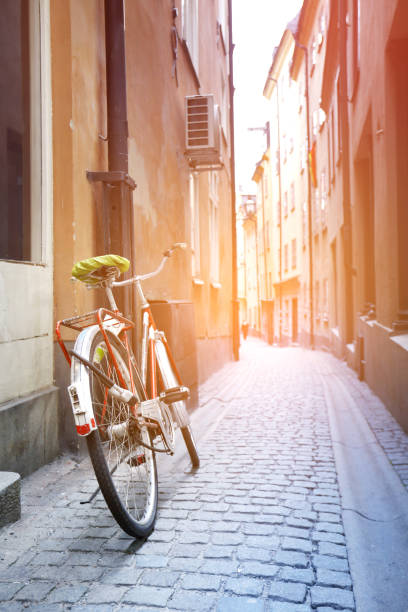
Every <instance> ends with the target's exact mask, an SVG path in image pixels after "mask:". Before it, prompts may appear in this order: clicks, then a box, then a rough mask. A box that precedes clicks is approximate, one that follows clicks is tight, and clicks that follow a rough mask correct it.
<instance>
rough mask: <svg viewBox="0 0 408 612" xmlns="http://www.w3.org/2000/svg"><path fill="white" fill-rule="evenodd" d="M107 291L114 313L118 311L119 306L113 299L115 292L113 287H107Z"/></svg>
mask: <svg viewBox="0 0 408 612" xmlns="http://www.w3.org/2000/svg"><path fill="white" fill-rule="evenodd" d="M105 291H106V295H107V296H108V300H109V304H110V307H111V309H112V310H113V311H114V312H117V311H118V306H117V304H116V301H115V298H114V297H113V291H112V286H106V287H105Z"/></svg>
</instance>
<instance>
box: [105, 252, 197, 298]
mask: <svg viewBox="0 0 408 612" xmlns="http://www.w3.org/2000/svg"><path fill="white" fill-rule="evenodd" d="M186 248H187V244H186V243H185V242H175V243H174V244H173V245H172V246H171V247H170V248H169V249H167V251H164V253H163V258H162V260H161V262H160V263H159V265H158V266H157V268H156V269H155V270H153V272H148V273H147V274H138V275H137V276H132V278H128V279H127V280H124V281H114V282H113V283H112V287H125V286H126V285H131V284H132V283H135V282H138V281H143V280H146V279H148V278H152V277H153V276H157V275H158V274H160V272H161V271H162V269H163V267H164V264H165V263H166V261H167V260H168V258H169V257H171V256H172V254H173V252H174V251H175V250H176V249H182V250H184V249H186Z"/></svg>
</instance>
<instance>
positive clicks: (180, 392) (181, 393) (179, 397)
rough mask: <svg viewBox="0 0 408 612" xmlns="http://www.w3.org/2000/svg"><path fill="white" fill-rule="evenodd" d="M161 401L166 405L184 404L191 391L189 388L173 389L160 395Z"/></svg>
mask: <svg viewBox="0 0 408 612" xmlns="http://www.w3.org/2000/svg"><path fill="white" fill-rule="evenodd" d="M159 397H160V401H162V402H164V403H165V404H167V405H169V404H174V402H183V401H184V400H187V399H188V398H189V397H190V389H189V388H188V387H171V389H166V390H165V391H162V393H160V396H159Z"/></svg>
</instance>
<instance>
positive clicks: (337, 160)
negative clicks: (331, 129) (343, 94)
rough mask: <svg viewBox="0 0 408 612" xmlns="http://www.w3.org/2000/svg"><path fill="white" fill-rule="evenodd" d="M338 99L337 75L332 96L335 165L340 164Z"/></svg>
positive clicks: (340, 145)
mask: <svg viewBox="0 0 408 612" xmlns="http://www.w3.org/2000/svg"><path fill="white" fill-rule="evenodd" d="M339 98H340V80H339V75H337V83H336V89H335V96H334V111H335V121H336V129H335V151H336V155H335V160H336V164H339V163H340V157H341V147H342V142H341V123H340V113H339Z"/></svg>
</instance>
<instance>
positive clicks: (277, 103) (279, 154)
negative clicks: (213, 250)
mask: <svg viewBox="0 0 408 612" xmlns="http://www.w3.org/2000/svg"><path fill="white" fill-rule="evenodd" d="M269 78H270V79H271V81H273V82H274V83H275V85H276V123H277V128H278V177H279V178H278V185H279V346H282V176H281V171H282V164H281V141H280V109H279V81H278V79H274V78H273V77H272V76H270V77H269Z"/></svg>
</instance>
